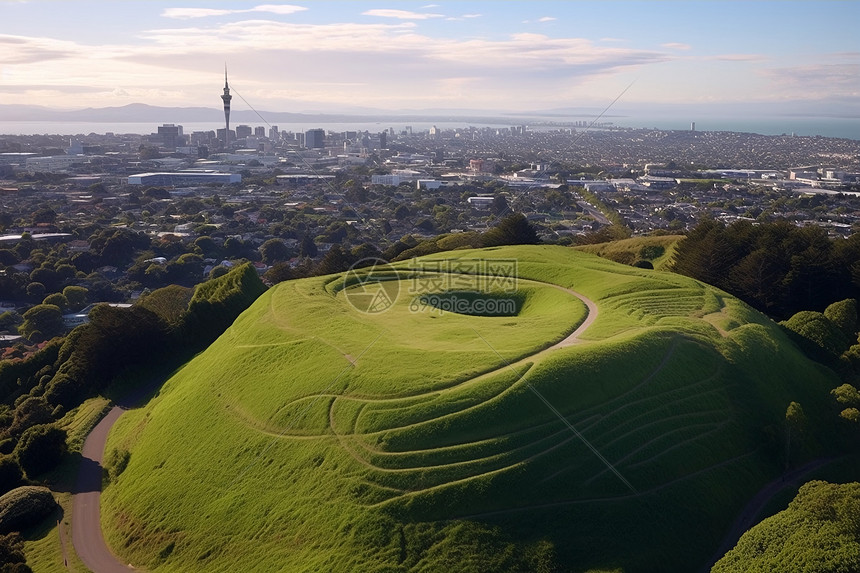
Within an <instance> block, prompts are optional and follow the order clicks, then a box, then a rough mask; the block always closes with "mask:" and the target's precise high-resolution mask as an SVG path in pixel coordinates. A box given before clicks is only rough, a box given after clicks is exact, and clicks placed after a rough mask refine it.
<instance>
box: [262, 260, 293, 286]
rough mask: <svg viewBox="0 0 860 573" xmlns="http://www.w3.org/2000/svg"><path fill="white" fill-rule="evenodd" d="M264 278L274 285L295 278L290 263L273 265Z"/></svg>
mask: <svg viewBox="0 0 860 573" xmlns="http://www.w3.org/2000/svg"><path fill="white" fill-rule="evenodd" d="M263 278H265V279H266V280H268V281H269V282H271V283H272V284H278V283H280V282H283V281H288V280H290V279H292V278H294V273H293V270H292V268H290V265H289V263H283V262H281V263H275V264H274V265H272V267H271V268H270V269H269V270H267V271H266V274H264V275H263Z"/></svg>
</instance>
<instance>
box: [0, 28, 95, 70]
mask: <svg viewBox="0 0 860 573" xmlns="http://www.w3.org/2000/svg"><path fill="white" fill-rule="evenodd" d="M77 52H78V50H77V49H76V47H75V45H74V44H73V43H72V42H64V41H61V40H54V39H51V38H27V37H23V36H7V35H2V34H0V64H32V63H36V62H41V61H46V60H61V59H64V58H70V57H73V56H74V55H75V54H76V53H77Z"/></svg>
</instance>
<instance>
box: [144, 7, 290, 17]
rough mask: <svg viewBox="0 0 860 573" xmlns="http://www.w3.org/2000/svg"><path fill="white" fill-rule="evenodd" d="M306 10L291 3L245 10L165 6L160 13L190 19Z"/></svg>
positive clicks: (164, 15) (284, 13)
mask: <svg viewBox="0 0 860 573" xmlns="http://www.w3.org/2000/svg"><path fill="white" fill-rule="evenodd" d="M303 10H307V8H305V7H304V6H293V5H292V4H260V5H259V6H254V7H253V8H248V9H246V10H224V9H219V8H165V9H164V11H163V12H162V13H161V15H162V16H163V17H165V18H173V19H176V20H190V19H193V18H208V17H210V16H226V15H228V14H245V13H249V12H267V13H270V14H281V15H286V14H294V13H295V12H301V11H303Z"/></svg>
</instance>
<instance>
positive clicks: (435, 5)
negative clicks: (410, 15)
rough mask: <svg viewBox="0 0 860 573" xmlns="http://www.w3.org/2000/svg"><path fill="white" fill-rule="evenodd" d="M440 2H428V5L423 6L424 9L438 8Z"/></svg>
mask: <svg viewBox="0 0 860 573" xmlns="http://www.w3.org/2000/svg"><path fill="white" fill-rule="evenodd" d="M438 7H439V5H438V4H427V5H426V6H421V9H422V10H429V9H430V8H438Z"/></svg>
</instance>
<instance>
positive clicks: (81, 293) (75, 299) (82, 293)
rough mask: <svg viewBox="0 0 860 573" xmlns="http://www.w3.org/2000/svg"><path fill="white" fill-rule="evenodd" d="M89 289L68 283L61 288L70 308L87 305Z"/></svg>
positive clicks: (74, 308) (77, 308)
mask: <svg viewBox="0 0 860 573" xmlns="http://www.w3.org/2000/svg"><path fill="white" fill-rule="evenodd" d="M89 294H90V291H88V290H87V289H86V288H84V287H81V286H75V285H70V286H67V287H66V288H64V289H63V296H65V297H66V301H68V304H69V309H70V310H76V311H77V310H80V309H82V308H84V307H85V306H86V305H87V300H88V298H89Z"/></svg>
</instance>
